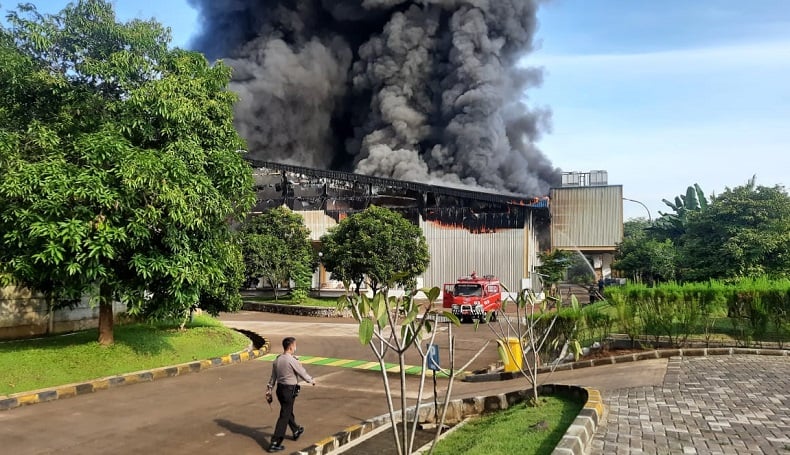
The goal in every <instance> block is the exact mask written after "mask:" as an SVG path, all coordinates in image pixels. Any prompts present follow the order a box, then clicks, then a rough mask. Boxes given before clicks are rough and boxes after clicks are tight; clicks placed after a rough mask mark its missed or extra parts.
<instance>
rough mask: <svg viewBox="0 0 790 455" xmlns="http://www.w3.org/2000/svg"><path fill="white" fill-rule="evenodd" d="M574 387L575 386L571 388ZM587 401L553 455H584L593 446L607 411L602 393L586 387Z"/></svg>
mask: <svg viewBox="0 0 790 455" xmlns="http://www.w3.org/2000/svg"><path fill="white" fill-rule="evenodd" d="M569 387H573V386H569ZM583 390H584V391H585V392H586V394H587V400H586V402H585V403H584V407H582V410H581V411H579V414H578V415H577V416H576V418H575V419H573V422H571V425H570V426H569V427H568V430H567V431H565V434H564V435H563V436H562V439H560V442H559V443H558V444H557V446H556V447H555V448H554V450H553V451H552V452H551V453H552V455H583V454H585V453H587V452H588V451H589V449H590V445H591V444H592V440H593V437H594V436H595V432H596V431H597V430H598V425H600V423H601V422H603V421H604V419H605V417H606V416H605V413H606V409H605V408H604V405H603V398H601V392H599V391H598V390H596V389H591V388H588V387H584V388H583Z"/></svg>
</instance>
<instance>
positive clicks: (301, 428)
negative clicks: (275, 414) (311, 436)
mask: <svg viewBox="0 0 790 455" xmlns="http://www.w3.org/2000/svg"><path fill="white" fill-rule="evenodd" d="M302 433H304V427H299V428H298V429H297V430H296V431H294V441H296V440H297V439H299V436H301V435H302Z"/></svg>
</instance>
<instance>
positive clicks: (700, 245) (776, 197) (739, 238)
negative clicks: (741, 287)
mask: <svg viewBox="0 0 790 455" xmlns="http://www.w3.org/2000/svg"><path fill="white" fill-rule="evenodd" d="M681 251H682V252H681V264H682V273H683V277H684V279H688V280H707V279H710V278H732V277H755V276H760V275H769V276H776V277H783V276H787V274H788V273H790V196H788V194H787V192H786V191H785V189H784V187H782V186H779V185H777V186H774V187H766V186H758V185H756V183H755V180H754V179H751V180H750V181H749V182H748V183H747V184H746V185H743V186H739V187H736V188H733V189H730V188H727V189H725V191H724V192H723V193H722V194H721V195H719V196H717V197H715V198H714V199H713V201H712V202H711V204H710V205H709V206H708V208H707V210H704V211H702V212H699V213H695V214H694V215H693V216H690V217H689V219H688V222H687V225H686V234H685V235H684V236H683V248H682V250H681Z"/></svg>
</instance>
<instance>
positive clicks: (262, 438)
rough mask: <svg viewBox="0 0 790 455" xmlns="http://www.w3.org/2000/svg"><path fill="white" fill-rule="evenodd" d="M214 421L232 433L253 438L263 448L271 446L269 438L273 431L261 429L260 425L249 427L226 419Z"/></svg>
mask: <svg viewBox="0 0 790 455" xmlns="http://www.w3.org/2000/svg"><path fill="white" fill-rule="evenodd" d="M214 422H216V424H217V425H219V426H221V427H222V428H225V429H226V430H228V431H230V432H231V433H236V434H241V435H244V436H247V437H249V438H251V439H253V440H254V441H255V442H257V443H258V445H260V446H261V448H262V449H267V448H269V439H270V438H271V436H272V433H269V432H264V431H261V430H260V428H259V427H258V428H253V427H248V426H246V425H240V424H238V423H235V422H231V421H230V420H225V419H214Z"/></svg>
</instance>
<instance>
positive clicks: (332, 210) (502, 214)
mask: <svg viewBox="0 0 790 455" xmlns="http://www.w3.org/2000/svg"><path fill="white" fill-rule="evenodd" d="M252 165H253V167H254V168H255V171H254V174H253V175H254V178H255V186H256V192H257V198H258V203H257V205H256V207H255V208H254V210H253V211H257V212H262V211H265V210H267V209H270V208H272V207H278V206H282V205H284V206H286V207H288V208H290V209H291V210H294V211H296V212H298V213H299V214H300V215H302V217H303V218H304V220H305V224H306V225H307V227H308V228H309V229H310V233H311V234H310V235H311V239H312V240H313V242H316V243H317V242H318V241H319V239H320V237H321V236H322V235H323V234H325V233H326V232H327V230H328V229H329V228H330V227H332V226H334V225H335V224H337V222H338V221H339V220H341V219H343V218H345V217H346V216H349V215H352V214H354V213H357V212H359V211H362V210H364V209H365V208H367V207H368V206H370V205H378V206H381V207H386V208H388V209H390V210H393V211H396V212H398V213H400V214H401V215H403V216H404V217H405V218H406V219H408V220H410V221H411V222H412V223H414V224H416V225H418V226H420V229H421V230H422V232H423V234H424V235H425V237H426V240H427V241H428V247H429V251H430V253H431V262H430V265H429V266H428V270H426V272H425V273H424V274H423V276H422V278H421V281H422V284H423V285H425V286H441V284H442V283H444V282H452V281H453V280H455V279H456V278H457V277H459V276H462V275H467V274H469V273H470V272H471V271H473V270H476V271H478V272H479V273H486V274H494V275H496V276H498V277H499V278H500V279H501V280H502V282H503V283H504V284H505V285H506V286H507V287H508V288H510V289H512V290H517V289H521V288H522V287H532V286H533V285H534V284H536V283H533V281H532V280H533V279H534V278H535V276H534V274H533V273H532V272H534V267H535V266H536V265H537V254H538V252H539V251H540V249H541V247H542V248H544V249H545V248H548V244H547V240H548V216H549V211H548V210H549V208H548V200H547V198H524V197H523V196H516V195H507V194H501V193H491V192H483V191H470V190H467V189H460V188H453V187H447V186H437V185H430V184H424V183H415V182H408V181H400V180H395V179H389V178H382V177H371V176H367V175H363V174H353V173H347V172H341V171H326V170H320V169H312V168H306V167H300V166H293V165H287V164H277V163H269V162H256V161H253V162H252ZM541 239H543V240H544V242H546V244H544V245H540V241H541ZM329 283H330V281H329V280H328V276H327V274H326V273H325V272H324V271H323V270H320V271H319V273H318V274H317V276H316V283H314V284H315V286H316V287H321V286H323V287H326V286H327V285H330V286H335V285H339V283H333V284H329Z"/></svg>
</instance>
